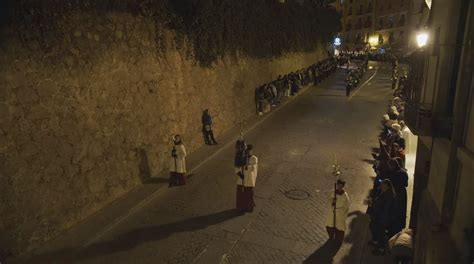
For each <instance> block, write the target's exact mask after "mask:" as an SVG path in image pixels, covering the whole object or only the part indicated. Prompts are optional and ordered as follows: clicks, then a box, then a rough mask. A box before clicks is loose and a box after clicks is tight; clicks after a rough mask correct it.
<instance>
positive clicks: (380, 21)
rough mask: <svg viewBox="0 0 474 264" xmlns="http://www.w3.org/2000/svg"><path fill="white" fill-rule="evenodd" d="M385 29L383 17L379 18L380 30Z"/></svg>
mask: <svg viewBox="0 0 474 264" xmlns="http://www.w3.org/2000/svg"><path fill="white" fill-rule="evenodd" d="M382 28H383V17H381V18H379V29H382Z"/></svg>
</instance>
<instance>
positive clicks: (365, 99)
mask: <svg viewBox="0 0 474 264" xmlns="http://www.w3.org/2000/svg"><path fill="white" fill-rule="evenodd" d="M371 64H372V63H371ZM373 65H374V66H376V68H375V69H373V70H371V71H369V72H368V73H367V76H366V79H367V78H369V77H370V78H369V79H368V80H367V82H366V84H365V85H364V86H363V87H361V88H360V90H358V91H357V92H356V93H355V94H354V96H352V97H351V98H349V99H348V98H347V97H345V90H344V77H345V72H344V70H339V71H338V72H336V73H335V74H334V75H333V76H331V77H330V78H329V79H328V80H326V81H324V82H323V83H322V84H321V85H319V86H318V87H310V88H309V89H308V90H306V91H305V92H304V93H302V94H301V95H300V96H298V97H296V98H294V99H293V100H290V101H289V102H288V103H287V104H286V106H284V107H278V108H276V109H275V110H274V111H272V112H271V113H269V114H267V115H265V116H263V117H255V118H253V119H252V120H249V121H248V122H247V123H246V128H247V130H248V131H247V133H246V135H245V137H246V140H247V142H249V143H252V144H253V145H254V148H255V154H256V155H257V156H258V157H259V162H260V164H259V175H258V179H257V188H256V204H257V207H256V210H255V211H254V212H253V213H248V214H245V215H242V216H240V215H238V214H236V213H235V211H233V210H232V209H233V208H234V206H235V181H236V178H235V176H234V173H233V154H234V149H233V140H234V139H235V135H236V134H237V131H236V130H234V131H230V132H229V133H227V134H226V135H224V136H223V137H222V138H219V142H221V145H219V146H218V147H209V146H206V147H204V148H202V149H200V150H198V151H197V152H195V153H193V154H192V155H191V156H190V159H189V161H188V162H189V167H191V168H193V169H192V174H193V176H192V177H191V178H190V180H189V184H188V185H186V186H182V187H176V188H170V189H169V188H163V186H164V184H165V183H164V182H165V180H164V178H163V177H165V175H161V178H154V179H152V180H151V181H150V184H147V185H145V186H144V187H143V188H140V189H138V190H136V191H134V192H132V193H131V194H130V195H127V196H126V197H124V198H123V199H120V200H118V201H116V202H114V203H113V204H112V205H111V206H109V207H108V208H106V209H104V210H102V211H101V212H99V213H97V214H96V215H94V216H92V217H90V218H89V219H87V220H86V221H84V222H83V223H81V224H80V225H78V226H77V227H74V228H72V229H71V230H70V231H69V232H67V233H66V234H64V235H62V236H61V237H60V238H58V239H57V240H55V241H52V242H51V243H48V244H47V245H45V247H43V248H41V249H38V250H37V251H36V252H34V254H32V255H30V256H25V257H23V258H19V259H14V260H12V263H23V262H26V263H389V261H390V259H389V258H388V257H375V256H372V255H371V254H370V248H368V247H367V246H366V242H367V238H368V236H369V234H368V229H367V227H368V219H367V216H366V215H365V214H364V212H365V207H366V206H365V205H364V204H363V200H364V198H365V197H366V194H367V192H368V190H369V188H370V187H371V179H370V176H371V175H372V174H373V172H372V169H371V165H370V151H371V148H373V147H377V140H376V135H377V133H378V129H379V127H378V124H379V120H380V116H381V114H382V113H384V111H385V109H386V107H387V104H388V100H389V99H390V95H391V92H392V91H391V89H390V81H389V78H390V68H391V67H389V66H382V65H379V64H373ZM335 156H336V157H337V160H338V162H339V163H340V164H341V166H342V177H343V178H344V179H345V180H346V181H347V188H346V189H347V191H348V193H349V195H350V198H351V200H352V204H351V207H350V217H349V219H348V227H349V229H348V231H347V233H346V239H345V242H344V244H343V246H342V247H341V249H339V250H338V251H334V250H332V248H331V245H329V244H327V243H326V241H327V235H326V231H325V219H326V215H327V214H328V213H329V212H330V208H329V203H328V200H327V199H328V197H329V196H330V195H331V193H332V186H333V182H334V178H333V176H332V174H331V171H332V168H331V165H332V163H333V162H334V159H335ZM9 263H10V262H9Z"/></svg>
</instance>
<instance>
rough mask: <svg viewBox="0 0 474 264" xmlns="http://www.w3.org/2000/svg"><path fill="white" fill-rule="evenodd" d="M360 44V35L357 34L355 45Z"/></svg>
mask: <svg viewBox="0 0 474 264" xmlns="http://www.w3.org/2000/svg"><path fill="white" fill-rule="evenodd" d="M361 42H362V36H361V35H360V33H357V36H356V43H361Z"/></svg>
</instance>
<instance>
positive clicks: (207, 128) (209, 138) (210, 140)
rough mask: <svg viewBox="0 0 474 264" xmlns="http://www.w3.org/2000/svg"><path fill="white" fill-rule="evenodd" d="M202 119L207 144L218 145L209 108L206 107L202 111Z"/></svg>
mask: <svg viewBox="0 0 474 264" xmlns="http://www.w3.org/2000/svg"><path fill="white" fill-rule="evenodd" d="M201 121H202V134H203V136H204V142H205V143H206V145H212V144H214V145H217V141H216V140H215V139H214V132H213V131H212V117H211V115H210V114H209V109H206V110H204V111H203V112H202V117H201Z"/></svg>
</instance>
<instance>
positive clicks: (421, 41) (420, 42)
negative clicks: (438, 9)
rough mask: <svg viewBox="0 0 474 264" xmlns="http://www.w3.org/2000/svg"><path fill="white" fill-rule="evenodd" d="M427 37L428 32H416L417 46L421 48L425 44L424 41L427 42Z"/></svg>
mask: <svg viewBox="0 0 474 264" xmlns="http://www.w3.org/2000/svg"><path fill="white" fill-rule="evenodd" d="M428 37H429V35H428V33H427V32H424V31H422V32H419V33H418V34H416V44H418V47H419V48H423V47H424V46H426V43H427V42H428Z"/></svg>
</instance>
